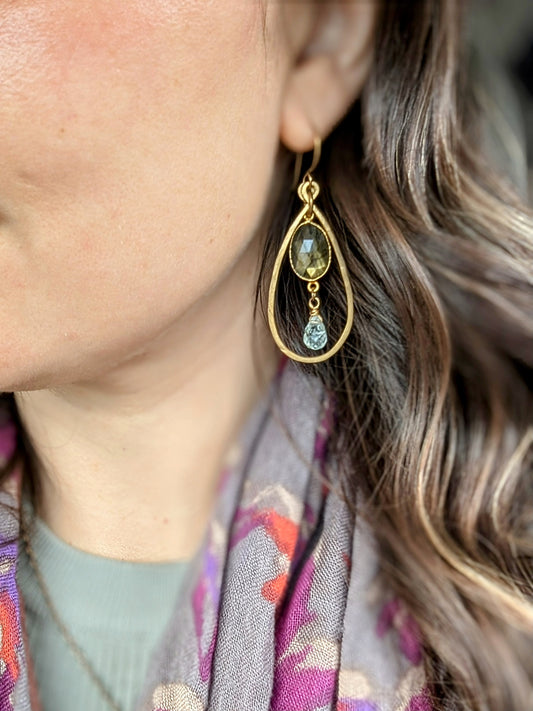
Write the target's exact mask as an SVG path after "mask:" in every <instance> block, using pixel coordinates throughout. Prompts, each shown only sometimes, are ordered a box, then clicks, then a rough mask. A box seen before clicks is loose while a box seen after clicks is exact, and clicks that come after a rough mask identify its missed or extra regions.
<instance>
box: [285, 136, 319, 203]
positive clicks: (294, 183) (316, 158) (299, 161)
mask: <svg viewBox="0 0 533 711" xmlns="http://www.w3.org/2000/svg"><path fill="white" fill-rule="evenodd" d="M321 151H322V140H321V138H320V136H315V139H314V145H313V160H312V161H311V165H310V167H309V168H308V169H307V170H306V172H305V175H310V174H311V173H312V172H313V170H314V169H315V168H316V167H317V165H318V162H319V160H320V154H321ZM302 162H303V153H297V154H296V159H295V161H294V178H293V181H292V185H291V190H294V189H295V188H296V186H297V185H298V182H299V181H300V173H301V172H302ZM304 177H305V176H304Z"/></svg>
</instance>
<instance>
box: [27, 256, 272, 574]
mask: <svg viewBox="0 0 533 711" xmlns="http://www.w3.org/2000/svg"><path fill="white" fill-rule="evenodd" d="M249 267H250V265H248V268H247V270H246V271H245V272H243V270H242V269H241V270H240V271H241V274H240V278H239V274H238V273H237V274H236V275H235V276H236V278H233V277H231V278H229V279H228V281H227V283H224V284H222V285H220V287H219V288H218V289H217V290H216V292H213V293H212V294H211V295H210V296H209V297H208V298H206V299H205V300H204V302H203V303H202V304H200V305H197V306H196V307H195V309H194V312H193V311H191V312H189V313H187V314H185V315H184V316H183V317H180V319H179V322H177V323H176V324H174V325H173V327H172V328H171V329H169V330H168V331H167V332H165V333H164V334H162V335H161V336H160V337H159V338H158V339H157V340H156V341H154V342H153V343H150V344H149V345H148V346H147V347H146V349H144V350H143V352H142V353H138V354H136V355H135V356H134V357H133V358H130V359H129V360H128V361H126V362H124V363H122V364H121V365H119V366H117V367H116V368H115V369H114V370H113V371H112V372H109V373H106V374H105V376H102V377H101V378H99V379H98V380H93V381H91V382H83V383H77V384H72V385H69V386H65V387H60V388H54V389H50V390H38V391H32V392H24V393H17V394H16V400H17V405H18V408H19V412H20V415H21V418H22V421H23V423H24V426H25V428H26V430H27V432H28V434H29V436H30V438H31V440H32V442H33V445H34V447H35V449H36V452H37V454H38V457H39V460H40V464H41V466H40V468H39V471H38V476H39V483H40V489H41V494H40V497H39V501H38V502H37V511H38V513H39V515H40V516H41V517H42V518H43V520H44V521H45V522H46V523H47V525H48V526H49V527H50V528H51V529H52V531H54V533H56V535H58V536H59V537H61V538H62V539H63V540H65V541H67V542H68V543H70V544H72V545H74V546H76V547H78V548H81V549H83V550H86V551H89V552H92V553H97V554H100V555H104V556H108V557H115V558H122V559H128V560H144V561H150V560H152V561H163V560H178V559H183V558H188V557H190V556H191V555H192V554H193V552H194V551H195V549H196V548H197V547H198V545H199V543H200V540H201V537H202V534H203V531H204V529H205V525H206V521H207V519H208V517H209V514H210V511H211V507H212V504H213V500H214V496H215V490H216V484H217V481H218V476H219V472H220V469H221V466H222V464H223V460H224V458H225V456H226V455H227V453H228V448H229V447H230V445H231V444H232V442H233V441H234V439H235V437H236V435H237V433H238V431H239V429H240V428H241V426H242V425H243V422H244V420H245V419H246V417H247V415H248V414H249V412H250V410H251V409H252V407H253V406H254V404H255V403H256V401H257V400H258V399H259V398H260V397H261V394H262V391H263V390H264V388H265V385H266V383H267V382H268V381H269V380H270V378H271V377H272V375H273V372H274V370H275V367H276V363H277V360H278V356H277V354H276V352H275V349H274V348H273V346H272V342H271V341H270V338H269V337H268V335H267V334H266V333H265V332H264V330H263V329H262V328H259V327H255V326H254V324H253V314H252V308H253V298H252V293H253V278H252V276H253V270H252V269H250V268H249ZM237 271H239V270H237ZM254 331H256V333H255V336H256V338H257V343H258V345H259V347H258V349H257V351H258V352H259V353H260V354H262V357H261V358H260V361H261V362H260V363H259V371H260V372H262V373H263V376H262V378H260V377H258V368H257V367H256V366H257V364H256V362H255V358H254V352H253V349H252V334H253V333H254ZM260 379H261V380H262V381H263V382H259V380H260Z"/></svg>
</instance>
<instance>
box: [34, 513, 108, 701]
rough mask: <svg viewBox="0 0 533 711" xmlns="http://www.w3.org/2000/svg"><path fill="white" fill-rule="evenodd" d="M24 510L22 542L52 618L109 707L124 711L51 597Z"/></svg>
mask: <svg viewBox="0 0 533 711" xmlns="http://www.w3.org/2000/svg"><path fill="white" fill-rule="evenodd" d="M22 508H23V507H22V506H21V511H20V535H21V538H22V540H23V541H24V546H25V549H26V554H27V556H28V560H29V562H30V565H31V567H32V570H33V572H34V574H35V578H36V580H37V584H38V585H39V588H40V591H41V594H42V596H43V598H44V601H45V603H46V605H47V607H48V610H49V612H50V615H51V616H52V619H53V621H54V623H55V624H56V626H57V628H58V630H59V631H60V633H61V635H62V637H63V638H64V640H65V642H66V643H67V645H68V647H69V649H70V651H71V652H72V653H73V654H74V656H75V658H76V659H77V660H78V662H79V664H80V665H81V666H82V667H83V669H85V671H86V672H87V674H88V675H89V677H90V678H91V680H92V681H93V683H94V684H95V686H96V687H97V688H98V690H99V692H100V694H101V696H102V698H104V699H105V701H106V703H107V704H108V705H109V707H110V708H112V709H113V711H122V708H121V707H120V706H119V705H118V704H117V702H116V701H115V700H114V698H113V696H112V695H111V693H110V691H109V689H108V688H107V686H106V685H105V683H104V682H103V681H102V679H101V677H100V676H99V674H98V673H97V672H96V670H95V669H94V667H93V666H92V664H91V663H90V662H89V660H88V659H87V656H86V655H85V654H84V653H83V650H82V648H81V647H80V645H79V644H78V643H77V642H76V640H75V639H74V637H73V636H72V635H71V633H70V631H69V630H68V629H67V626H66V625H65V623H64V622H63V620H62V619H61V617H60V615H59V613H58V611H57V609H56V607H55V605H54V603H53V602H52V598H51V596H50V591H49V590H48V586H47V585H46V583H45V581H44V577H43V574H42V572H41V569H40V567H39V564H38V563H37V557H36V555H35V552H34V550H33V548H32V545H31V542H30V534H31V533H33V530H34V526H35V515H34V516H33V517H32V518H31V522H30V524H29V526H28V525H27V524H26V520H25V516H24V514H23V511H22Z"/></svg>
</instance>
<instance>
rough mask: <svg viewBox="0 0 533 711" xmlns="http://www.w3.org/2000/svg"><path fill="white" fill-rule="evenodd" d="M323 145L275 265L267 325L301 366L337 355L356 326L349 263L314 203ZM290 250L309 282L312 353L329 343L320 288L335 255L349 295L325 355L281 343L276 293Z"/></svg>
mask: <svg viewBox="0 0 533 711" xmlns="http://www.w3.org/2000/svg"><path fill="white" fill-rule="evenodd" d="M321 146H322V142H321V140H320V138H319V137H316V138H315V142H314V150H313V160H312V162H311V166H310V168H309V169H308V170H307V171H306V173H305V175H304V177H303V179H302V181H301V183H300V185H299V186H298V197H299V198H300V200H301V201H302V202H303V203H304V205H303V207H302V209H301V210H300V212H299V213H298V215H297V216H296V218H295V220H294V221H293V223H292V224H291V226H290V227H289V229H288V231H287V233H286V235H285V237H284V239H283V242H282V244H281V247H280V249H279V252H278V254H277V257H276V261H275V263H274V270H273V272H272V278H271V280H270V287H269V290H268V323H269V326H270V331H271V332H272V337H273V338H274V341H275V342H276V345H277V346H278V348H279V349H280V351H281V352H282V353H284V354H285V355H286V356H288V357H289V358H292V360H296V361H298V362H300V363H321V362H322V361H325V360H327V359H328V358H331V356H332V355H335V353H337V352H338V351H339V350H340V349H341V348H342V346H343V345H344V343H345V342H346V339H347V338H348V336H349V334H350V331H351V329H352V325H353V311H354V306H353V292H352V285H351V284H350V279H349V277H348V270H347V268H346V262H345V261H344V257H343V256H342V252H341V250H340V248H339V244H338V242H337V239H336V237H335V235H334V234H333V230H332V229H331V226H330V224H329V222H328V221H327V220H326V218H325V216H324V215H323V213H322V212H321V211H320V210H319V208H318V207H317V206H316V204H315V201H316V198H317V197H318V194H319V192H320V187H319V185H318V183H317V182H316V180H315V179H314V178H313V176H312V172H313V171H314V170H315V168H316V166H317V165H318V161H319V160H320V151H321ZM301 161H302V155H301V154H298V155H297V159H296V173H295V183H296V182H297V181H298V177H299V173H300V170H301ZM287 250H288V251H289V259H290V265H291V268H292V271H293V272H294V273H295V274H296V276H297V277H299V278H300V279H302V280H303V281H306V282H307V290H308V292H309V302H308V307H309V321H308V323H307V326H306V327H305V330H304V332H303V334H302V340H303V343H304V345H305V346H306V348H307V349H308V350H310V351H319V350H323V349H324V348H325V347H326V345H327V342H328V333H327V326H326V324H325V323H324V319H323V317H322V314H321V312H320V306H321V301H320V298H319V296H318V292H319V289H320V283H319V280H320V279H321V278H322V277H323V276H324V275H325V274H326V272H327V271H328V269H329V268H330V266H331V260H332V252H333V254H334V255H335V257H336V259H337V263H338V265H339V271H340V274H341V277H342V282H343V285H344V290H345V293H346V323H345V326H344V329H343V331H342V333H341V335H340V337H339V339H338V340H337V341H336V342H335V343H334V345H333V346H332V347H331V348H330V349H329V350H327V351H326V352H325V353H321V354H320V355H309V356H302V355H299V354H298V353H295V352H294V351H293V350H291V349H290V348H289V347H288V346H286V345H285V344H284V343H283V341H282V340H281V336H280V334H279V331H278V326H277V324H276V315H275V304H276V291H277V286H278V282H279V276H280V271H281V265H282V263H283V259H284V257H285V254H286V252H287Z"/></svg>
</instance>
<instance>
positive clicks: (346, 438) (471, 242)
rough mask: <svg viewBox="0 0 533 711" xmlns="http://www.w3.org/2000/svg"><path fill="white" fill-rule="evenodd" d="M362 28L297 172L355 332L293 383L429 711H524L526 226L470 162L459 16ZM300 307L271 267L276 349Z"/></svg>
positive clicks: (531, 254) (331, 283)
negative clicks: (357, 79) (361, 504)
mask: <svg viewBox="0 0 533 711" xmlns="http://www.w3.org/2000/svg"><path fill="white" fill-rule="evenodd" d="M463 9H464V7H463ZM380 12H381V18H380V22H379V24H378V29H377V37H376V46H375V60H374V65H373V68H372V70H371V75H370V78H369V81H368V84H367V86H366V88H365V90H364V93H363V96H362V98H361V99H360V100H359V101H358V102H357V103H356V104H354V106H353V107H352V109H351V110H350V112H349V113H348V115H347V116H346V117H345V118H344V119H343V121H342V122H341V123H340V125H339V126H337V127H336V129H335V130H334V131H333V133H332V135H331V136H330V137H329V138H328V139H327V141H326V142H325V144H324V146H323V153H322V160H321V164H320V166H319V168H318V169H317V170H316V171H315V177H316V178H317V180H318V182H319V183H320V185H321V188H322V192H321V196H320V197H319V198H318V199H319V201H320V202H321V205H322V207H323V209H324V211H325V212H326V214H327V215H328V218H329V219H330V221H331V223H332V225H333V228H334V230H335V232H336V234H337V236H338V239H339V241H340V244H341V249H342V250H343V253H344V255H345V258H346V262H347V266H348V270H349V272H350V275H351V279H352V283H353V287H354V292H355V313H356V316H355V321H354V325H353V331H352V333H351V337H350V338H349V340H348V342H347V344H346V345H345V346H344V347H343V349H341V351H340V352H339V354H337V355H336V356H334V357H333V358H331V359H330V360H328V361H326V362H325V363H322V364H319V365H315V366H312V371H313V372H314V373H317V374H318V375H319V376H320V377H321V379H322V380H323V382H324V383H325V385H326V387H327V388H328V389H329V390H330V391H332V392H333V393H334V396H335V400H336V403H337V418H338V419H337V425H336V427H335V431H334V435H333V441H332V443H331V446H332V448H333V451H334V455H335V456H334V458H335V461H337V462H341V463H342V484H343V487H344V490H345V495H346V497H347V499H348V501H352V502H353V501H355V496H356V493H357V491H360V492H362V494H363V498H364V500H365V502H366V507H365V511H364V515H365V516H366V517H368V518H369V519H370V521H371V525H372V527H373V530H374V532H375V536H376V539H377V542H378V544H379V548H380V552H381V563H382V568H383V573H384V575H385V576H386V579H387V582H388V584H389V585H390V587H391V589H392V590H394V591H395V592H396V593H398V594H399V595H400V597H401V598H402V599H403V600H404V601H405V602H406V604H407V606H408V608H409V610H410V612H411V613H412V614H413V615H414V617H415V618H416V620H417V621H418V624H419V626H420V630H421V635H422V638H423V644H424V651H425V666H426V673H427V677H428V680H429V686H430V691H431V695H432V698H433V704H434V709H435V710H436V711H452V710H453V711H467V710H468V711H489V710H490V711H528V710H531V709H533V446H532V443H533V392H532V391H533V220H532V215H531V214H530V212H529V211H528V209H527V208H526V207H525V206H524V205H522V204H521V203H520V200H519V199H518V198H517V197H516V195H515V193H514V192H513V189H512V188H511V186H510V184H509V181H508V180H507V179H506V178H505V177H502V176H501V175H498V174H497V171H495V170H494V168H493V167H491V166H490V165H489V164H488V162H487V160H485V159H483V153H484V149H483V145H482V141H481V138H482V135H483V130H482V122H483V116H482V112H481V111H480V107H479V105H478V102H477V100H476V90H475V86H474V83H473V81H472V78H471V72H470V71H469V70H468V66H469V56H468V53H467V52H466V51H465V42H464V41H463V30H462V24H463V23H462V17H461V12H460V2H459V0H422V1H412V2H385V3H383V5H382V8H381V11H380ZM280 171H281V172H282V174H284V175H285V179H284V180H281V181H280V183H281V185H280V186H278V188H279V191H278V192H277V193H276V194H275V196H274V198H273V200H272V202H273V205H274V208H273V210H272V219H271V221H270V229H269V231H268V235H267V239H266V241H265V248H264V258H263V261H262V268H261V273H260V279H259V286H258V304H259V305H261V306H262V308H263V313H264V311H265V305H266V289H267V288H268V282H269V278H270V274H271V270H272V265H273V262H274V259H275V256H276V252H277V251H278V249H279V246H280V243H281V240H282V238H283V235H284V234H285V232H286V229H287V227H288V224H289V223H290V221H291V216H293V215H294V209H293V208H294V206H293V204H292V202H291V201H290V200H287V197H286V195H287V194H289V190H290V181H291V177H292V175H291V165H290V156H289V155H288V153H282V155H281V158H280ZM293 202H294V200H293ZM322 283H323V284H324V286H323V288H321V293H322V294H323V297H324V295H327V296H326V297H325V298H324V304H323V307H324V309H325V316H326V322H327V323H328V329H331V331H332V332H333V335H332V338H331V342H333V340H335V338H336V335H338V334H339V333H340V331H341V330H342V327H343V322H344V314H345V307H346V303H345V297H344V290H343V288H342V282H341V280H340V278H339V274H338V273H335V271H333V272H332V273H331V274H328V275H326V277H324V279H323V280H322ZM307 299H308V295H307V296H306V294H305V290H304V289H303V288H302V287H301V286H300V282H299V280H298V279H295V278H294V277H291V275H290V270H289V268H288V267H287V269H286V271H285V273H284V274H283V273H282V278H281V279H280V287H279V289H278V303H277V304H276V309H277V321H278V323H279V324H280V326H281V328H280V331H281V333H282V337H283V340H284V341H285V342H286V343H288V344H290V345H291V347H292V348H293V349H294V350H298V345H297V344H298V342H299V341H300V339H301V333H302V330H303V328H304V326H305V320H302V319H305V318H306V315H307V309H306V303H307ZM288 315H289V316H288ZM335 334H336V335H335ZM307 368H309V366H307Z"/></svg>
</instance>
